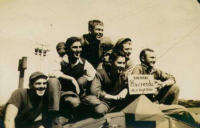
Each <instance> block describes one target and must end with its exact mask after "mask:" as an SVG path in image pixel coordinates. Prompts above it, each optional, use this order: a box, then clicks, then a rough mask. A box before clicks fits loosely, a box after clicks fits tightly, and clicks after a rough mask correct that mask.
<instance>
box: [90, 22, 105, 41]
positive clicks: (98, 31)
mask: <svg viewBox="0 0 200 128" xmlns="http://www.w3.org/2000/svg"><path fill="white" fill-rule="evenodd" d="M103 30H104V26H103V25H100V24H98V25H95V26H94V29H93V31H91V33H92V34H93V35H94V36H95V38H96V39H97V40H101V39H102V37H103Z"/></svg>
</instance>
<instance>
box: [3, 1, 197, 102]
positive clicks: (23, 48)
mask: <svg viewBox="0 0 200 128" xmlns="http://www.w3.org/2000/svg"><path fill="white" fill-rule="evenodd" d="M92 19H100V20H102V21H103V22H104V35H105V36H108V37H110V38H111V39H112V40H113V41H114V42H116V41H117V40H118V39H119V38H121V37H130V38H131V39H132V41H133V53H132V56H131V57H133V59H134V63H135V65H136V64H139V63H140V62H139V53H140V51H141V50H142V49H143V48H152V49H154V50H155V53H156V55H157V63H156V67H158V68H159V69H162V70H163V71H166V72H168V73H170V74H173V75H174V76H175V77H176V81H177V84H178V85H179V87H180V97H179V98H180V99H194V100H198V99H200V93H199V89H200V79H199V72H200V67H199V65H200V50H199V49H200V36H199V33H200V4H199V2H198V1H197V0H167V1H163V0H123V1H122V0H109V1H108V0H101V1H99V0H76V1H74V0H59V1H56V0H0V44H1V47H0V104H4V103H6V101H7V100H8V98H9V97H10V95H11V93H12V92H13V91H14V90H15V89H17V88H18V83H19V71H18V61H19V59H21V58H22V57H24V56H25V57H27V69H26V70H25V77H24V88H27V87H28V78H29V76H30V74H31V73H32V72H33V71H37V70H41V71H43V72H46V71H47V70H48V69H49V68H50V67H51V66H53V65H52V63H51V60H53V58H56V57H58V55H57V53H56V49H55V46H56V44H57V43H58V42H60V41H66V39H67V38H68V37H70V36H81V35H82V34H85V33H88V21H89V20H92ZM37 47H45V48H46V49H48V52H47V55H46V56H45V57H40V56H37V55H35V54H34V52H35V51H34V49H35V48H37Z"/></svg>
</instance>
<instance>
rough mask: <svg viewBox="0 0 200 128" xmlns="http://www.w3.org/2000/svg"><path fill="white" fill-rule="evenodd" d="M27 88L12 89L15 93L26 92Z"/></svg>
mask: <svg viewBox="0 0 200 128" xmlns="http://www.w3.org/2000/svg"><path fill="white" fill-rule="evenodd" d="M27 90H28V89H27V88H18V89H15V90H14V91H13V93H15V94H27Z"/></svg>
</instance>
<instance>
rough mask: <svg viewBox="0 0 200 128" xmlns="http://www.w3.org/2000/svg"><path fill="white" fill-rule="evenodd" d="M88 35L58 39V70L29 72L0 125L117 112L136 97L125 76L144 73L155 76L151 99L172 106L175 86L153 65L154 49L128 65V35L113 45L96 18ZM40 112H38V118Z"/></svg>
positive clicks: (59, 123)
mask: <svg viewBox="0 0 200 128" xmlns="http://www.w3.org/2000/svg"><path fill="white" fill-rule="evenodd" d="M88 30H89V33H88V34H84V35H83V36H82V37H75V36H74V37H69V38H68V39H67V40H66V42H59V43H58V44H57V45H56V50H57V53H58V55H59V68H58V70H57V71H54V72H51V74H49V75H48V76H47V75H46V74H44V73H42V72H38V71H37V72H34V73H32V74H31V76H30V78H29V87H30V88H29V89H17V90H15V91H14V92H13V93H12V95H11V97H10V99H9V100H8V102H7V104H6V107H5V114H4V117H3V120H4V123H2V122H1V123H2V124H0V125H2V126H1V127H5V128H14V127H16V128H23V127H24V128H27V127H38V128H43V127H46V128H51V127H57V128H62V127H63V125H64V124H66V123H68V122H73V121H77V120H79V119H80V118H84V117H88V116H92V117H95V118H98V117H101V116H103V115H105V114H106V113H108V112H111V111H120V110H121V109H123V108H124V106H126V105H127V104H129V103H130V102H132V101H133V100H134V99H135V98H136V97H137V96H138V95H134V96H133V95H129V92H128V75H129V74H149V75H153V76H154V79H155V84H156V89H157V94H151V95H147V97H148V98H149V99H150V100H151V101H152V102H157V103H162V104H168V105H170V104H177V100H178V95H179V88H178V86H177V85H176V81H175V78H174V77H173V76H172V75H170V74H168V73H166V72H163V71H162V70H159V69H157V68H155V66H154V65H155V63H156V56H155V52H154V50H152V49H150V48H146V49H143V50H142V51H141V53H140V57H139V58H140V61H141V64H139V65H136V66H135V65H134V64H133V60H132V58H131V57H130V55H131V53H132V40H131V38H128V37H126V38H120V39H119V40H118V41H117V42H116V43H115V45H114V43H113V42H112V41H111V40H110V39H109V38H108V37H105V36H104V35H103V30H104V24H103V22H102V21H100V20H91V21H89V23H88ZM41 115H42V116H41Z"/></svg>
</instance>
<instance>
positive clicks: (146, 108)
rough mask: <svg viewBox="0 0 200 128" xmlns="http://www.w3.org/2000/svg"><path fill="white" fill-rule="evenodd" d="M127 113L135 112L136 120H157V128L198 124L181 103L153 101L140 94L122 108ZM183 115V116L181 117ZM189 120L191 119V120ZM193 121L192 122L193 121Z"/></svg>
mask: <svg viewBox="0 0 200 128" xmlns="http://www.w3.org/2000/svg"><path fill="white" fill-rule="evenodd" d="M122 111H123V112H124V113H125V115H126V114H133V115H134V121H136V122H138V121H155V122H156V128H176V127H184V128H192V127H193V126H198V124H196V122H197V121H196V120H197V119H195V118H193V116H192V114H191V113H190V112H189V111H188V110H187V109H186V108H185V107H183V106H180V105H163V104H155V103H152V102H151V101H150V100H149V99H148V98H147V97H146V96H144V95H141V96H139V97H138V98H137V99H136V100H135V101H134V102H132V103H131V104H129V105H128V106H127V107H126V108H124V109H123V110H122ZM179 117H181V118H179ZM187 120H190V121H189V122H188V121H187ZM191 122H192V123H191Z"/></svg>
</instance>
